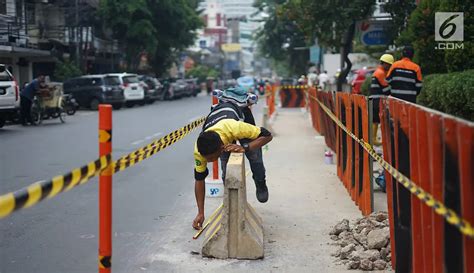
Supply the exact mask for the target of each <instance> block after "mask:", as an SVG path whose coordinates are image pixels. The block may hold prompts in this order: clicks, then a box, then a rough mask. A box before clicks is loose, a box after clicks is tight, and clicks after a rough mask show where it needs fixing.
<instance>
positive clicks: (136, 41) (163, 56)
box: [99, 0, 203, 74]
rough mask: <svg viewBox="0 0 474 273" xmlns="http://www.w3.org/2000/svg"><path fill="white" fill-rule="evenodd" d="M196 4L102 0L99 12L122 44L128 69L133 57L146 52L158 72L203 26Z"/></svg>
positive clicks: (177, 0)
mask: <svg viewBox="0 0 474 273" xmlns="http://www.w3.org/2000/svg"><path fill="white" fill-rule="evenodd" d="M197 5H198V1H197V0H193V1H186V0H174V1H172V0H102V1H101V4H100V9H99V14H100V15H101V17H102V18H103V20H104V22H105V25H106V27H108V28H110V29H112V31H113V33H114V38H115V39H117V40H119V41H120V42H121V43H122V44H124V45H125V48H126V53H127V59H128V63H129V66H130V68H131V69H132V70H133V69H135V68H136V65H137V63H138V60H137V58H138V57H137V56H138V55H139V54H140V53H141V52H143V51H146V52H147V53H148V54H149V56H151V57H152V58H151V60H152V66H153V69H154V71H155V72H156V73H157V74H162V73H163V72H165V71H166V70H167V68H168V66H169V65H170V64H171V63H172V62H173V61H174V60H175V58H176V54H175V53H176V52H178V51H180V50H183V49H185V48H187V47H188V46H190V45H192V44H193V42H194V39H195V38H196V35H195V32H194V31H195V30H196V29H198V28H200V27H201V26H202V25H203V22H202V21H201V19H200V18H199V15H198V14H197V12H196V8H197Z"/></svg>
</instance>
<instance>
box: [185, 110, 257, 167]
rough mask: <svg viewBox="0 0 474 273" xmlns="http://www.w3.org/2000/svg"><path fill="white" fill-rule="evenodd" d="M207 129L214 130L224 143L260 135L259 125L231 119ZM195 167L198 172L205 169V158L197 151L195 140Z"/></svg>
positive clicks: (254, 137)
mask: <svg viewBox="0 0 474 273" xmlns="http://www.w3.org/2000/svg"><path fill="white" fill-rule="evenodd" d="M207 131H214V132H216V133H217V134H218V135H219V136H220V138H221V140H222V142H223V143H224V145H227V144H231V143H233V142H235V141H237V140H240V139H244V138H248V139H256V138H257V137H258V136H259V135H260V127H257V126H254V125H252V124H248V123H245V122H242V121H237V120H233V119H223V120H221V121H219V122H218V123H216V125H214V126H212V127H210V128H208V129H207V130H206V132H207ZM194 161H195V169H196V172H198V173H204V172H205V171H206V169H207V161H206V159H205V158H204V157H203V156H202V155H201V154H200V153H199V151H198V149H197V142H196V144H194Z"/></svg>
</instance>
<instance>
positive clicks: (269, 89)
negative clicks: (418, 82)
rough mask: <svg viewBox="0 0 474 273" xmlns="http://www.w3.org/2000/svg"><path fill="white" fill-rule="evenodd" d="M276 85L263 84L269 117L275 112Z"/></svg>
mask: <svg viewBox="0 0 474 273" xmlns="http://www.w3.org/2000/svg"><path fill="white" fill-rule="evenodd" d="M277 88H278V87H277V86H276V85H274V84H272V85H266V86H265V97H266V100H267V106H268V116H269V117H271V116H272V115H273V113H275V92H276V89H277Z"/></svg>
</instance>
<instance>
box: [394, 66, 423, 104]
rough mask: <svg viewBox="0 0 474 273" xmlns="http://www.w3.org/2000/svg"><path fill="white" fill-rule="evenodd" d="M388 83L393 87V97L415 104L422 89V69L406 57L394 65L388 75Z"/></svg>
mask: <svg viewBox="0 0 474 273" xmlns="http://www.w3.org/2000/svg"><path fill="white" fill-rule="evenodd" d="M387 82H388V83H389V84H390V86H391V91H390V92H391V95H392V96H394V97H396V98H400V99H403V100H407V101H410V102H413V103H415V102H416V96H418V94H419V93H420V91H421V87H422V76H421V69H420V67H419V66H418V65H417V64H415V63H414V62H412V61H411V60H410V59H409V58H406V57H404V58H402V59H401V60H399V61H396V62H394V63H393V65H392V67H391V68H390V70H389V72H388V74H387Z"/></svg>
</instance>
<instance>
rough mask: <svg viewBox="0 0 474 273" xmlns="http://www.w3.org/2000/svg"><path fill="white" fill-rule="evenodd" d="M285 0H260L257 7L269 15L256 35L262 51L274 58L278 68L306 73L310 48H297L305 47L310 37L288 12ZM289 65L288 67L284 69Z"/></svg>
mask: <svg viewBox="0 0 474 273" xmlns="http://www.w3.org/2000/svg"><path fill="white" fill-rule="evenodd" d="M284 2H285V1H283V0H257V1H256V2H255V5H254V6H255V7H256V8H258V9H259V11H260V12H265V13H266V14H268V17H267V18H266V19H265V20H264V24H263V27H262V28H261V29H260V30H259V31H258V32H257V34H256V38H257V43H258V45H259V51H260V54H261V55H262V56H264V57H267V58H271V59H272V63H273V66H274V68H278V69H279V71H281V72H283V71H284V72H287V75H286V76H290V75H291V74H298V75H300V74H304V73H305V71H306V62H307V56H308V51H307V50H295V48H298V47H299V48H304V47H305V46H306V40H305V37H304V35H303V32H302V31H301V30H300V29H299V28H298V26H297V25H296V23H295V22H294V20H292V19H291V18H289V17H288V16H286V14H285V13H286V10H285V9H284V6H283V3H284ZM283 67H285V69H281V68H283Z"/></svg>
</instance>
